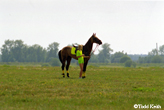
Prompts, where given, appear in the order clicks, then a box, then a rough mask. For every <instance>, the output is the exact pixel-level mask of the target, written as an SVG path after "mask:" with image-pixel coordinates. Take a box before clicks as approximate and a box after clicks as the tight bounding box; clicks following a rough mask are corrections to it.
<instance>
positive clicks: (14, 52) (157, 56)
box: [0, 40, 164, 65]
mask: <svg viewBox="0 0 164 110" xmlns="http://www.w3.org/2000/svg"><path fill="white" fill-rule="evenodd" d="M58 47H59V43H57V42H53V43H51V44H49V46H48V47H47V48H43V47H42V46H40V45H38V44H35V45H32V46H29V45H27V44H24V42H23V41H22V40H15V41H14V40H6V41H5V42H4V44H3V45H2V47H1V49H0V50H1V55H0V61H1V62H52V61H57V60H54V58H55V59H58V55H57V54H58V51H59V49H58ZM98 51H99V53H98V54H97V55H94V54H93V55H92V56H91V59H90V60H89V62H91V63H126V62H129V65H135V64H134V62H137V63H164V45H163V46H160V48H159V50H157V49H152V51H150V52H149V53H148V55H145V56H138V55H136V56H135V55H128V54H127V53H124V52H115V53H114V54H111V53H112V52H113V49H111V48H110V44H108V43H104V44H102V50H98ZM132 60H133V61H132ZM72 62H76V61H75V60H72ZM52 63H53V62H52Z"/></svg>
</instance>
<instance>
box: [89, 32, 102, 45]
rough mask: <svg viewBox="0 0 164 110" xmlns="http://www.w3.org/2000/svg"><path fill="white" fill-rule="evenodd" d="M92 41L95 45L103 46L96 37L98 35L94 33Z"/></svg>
mask: <svg viewBox="0 0 164 110" xmlns="http://www.w3.org/2000/svg"><path fill="white" fill-rule="evenodd" d="M91 41H92V42H93V43H97V44H99V45H101V44H102V41H101V40H100V39H99V38H98V37H97V36H96V33H93V35H92V36H91Z"/></svg>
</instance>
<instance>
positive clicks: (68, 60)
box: [66, 56, 72, 77]
mask: <svg viewBox="0 0 164 110" xmlns="http://www.w3.org/2000/svg"><path fill="white" fill-rule="evenodd" d="M71 59H72V58H71V57H70V56H68V57H67V65H66V70H67V77H69V71H68V69H69V65H70V63H71Z"/></svg>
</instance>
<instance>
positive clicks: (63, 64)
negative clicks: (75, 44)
mask: <svg viewBox="0 0 164 110" xmlns="http://www.w3.org/2000/svg"><path fill="white" fill-rule="evenodd" d="M65 61H66V58H65V57H64V58H63V61H62V66H61V68H62V75H63V78H64V77H65V74H64V67H65Z"/></svg>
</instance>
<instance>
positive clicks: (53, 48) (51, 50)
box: [47, 42, 59, 61]
mask: <svg viewBox="0 0 164 110" xmlns="http://www.w3.org/2000/svg"><path fill="white" fill-rule="evenodd" d="M58 46H59V43H57V42H54V43H51V44H50V45H49V46H48V48H47V61H49V60H50V58H51V57H53V58H58V56H57V52H58V51H59V49H58Z"/></svg>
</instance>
